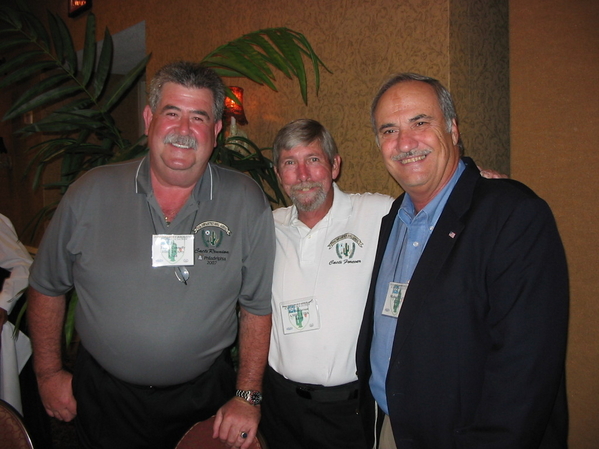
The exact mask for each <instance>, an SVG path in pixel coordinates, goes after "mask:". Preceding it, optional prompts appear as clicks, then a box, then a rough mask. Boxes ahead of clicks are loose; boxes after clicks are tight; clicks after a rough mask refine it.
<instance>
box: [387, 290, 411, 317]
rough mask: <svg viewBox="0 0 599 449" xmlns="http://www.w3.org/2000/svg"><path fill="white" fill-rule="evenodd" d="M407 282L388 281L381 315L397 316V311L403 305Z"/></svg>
mask: <svg viewBox="0 0 599 449" xmlns="http://www.w3.org/2000/svg"><path fill="white" fill-rule="evenodd" d="M407 289H408V284H400V283H399V282H389V288H388V289H387V297H386V298H385V304H384V305H383V315H385V316H392V317H395V318H397V317H398V316H399V311H400V310H401V306H402V305H403V300H404V298H405V296H406V290H407Z"/></svg>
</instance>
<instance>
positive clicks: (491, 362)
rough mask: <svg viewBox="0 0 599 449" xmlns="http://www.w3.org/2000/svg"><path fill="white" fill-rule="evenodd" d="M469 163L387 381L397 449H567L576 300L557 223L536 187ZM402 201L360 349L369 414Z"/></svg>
mask: <svg viewBox="0 0 599 449" xmlns="http://www.w3.org/2000/svg"><path fill="white" fill-rule="evenodd" d="M463 160H464V162H465V163H466V164H467V167H466V170H465V171H464V173H463V174H462V176H461V177H460V179H459V180H458V183H457V184H456V186H455V188H454V190H453V192H452V193H451V196H450V197H449V199H448V202H447V204H446V206H445V208H444V210H443V212H442V214H441V216H440V218H439V221H438V223H437V225H436V226H435V229H434V231H433V233H432V235H431V237H430V239H429V241H428V243H427V246H426V248H425V250H424V252H423V254H422V256H421V258H420V261H419V263H418V265H417V267H416V269H415V271H414V274H413V277H412V279H411V282H410V284H409V287H408V290H407V293H406V297H405V300H404V303H403V305H402V309H401V313H400V315H399V317H398V320H397V329H396V331H395V339H394V342H393V349H392V353H391V360H390V365H389V371H388V374H387V380H386V392H387V401H388V406H389V416H390V420H391V424H392V428H393V434H394V436H395V440H396V443H397V447H398V449H403V448H418V449H425V448H426V449H454V448H460V449H461V448H485V449H491V448H494V449H500V448H501V449H518V448H523V449H524V448H526V449H531V448H535V449H536V448H543V449H546V448H565V447H567V421H568V414H567V404H566V395H565V379H564V371H565V353H566V338H567V328H568V301H569V299H568V297H569V293H568V273H567V267H566V258H565V254H564V249H563V246H562V242H561V239H560V236H559V234H558V231H557V226H556V223H555V220H554V218H553V215H552V213H551V210H550V209H549V207H548V205H547V204H546V203H545V201H543V200H542V199H540V198H539V197H538V196H537V195H535V194H534V192H532V190H530V189H529V188H528V187H526V186H524V185H523V184H521V183H519V182H516V181H513V180H507V179H505V180H504V179H501V180H488V179H484V178H481V176H480V174H479V171H478V169H477V168H476V165H475V164H474V162H473V161H472V160H471V159H468V158H464V159H463ZM402 200H403V195H402V196H400V197H399V198H398V199H397V200H396V201H395V203H394V204H393V207H392V208H391V211H390V212H389V215H387V216H385V217H384V218H383V221H382V225H381V233H380V238H379V246H378V252H377V256H376V260H375V266H374V272H373V277H372V283H371V287H370V292H369V295H368V302H367V305H366V309H365V315H364V321H363V323H362V329H361V331H360V337H359V341H358V349H357V364H358V377H359V379H360V383H361V391H362V405H363V406H365V405H367V404H368V403H369V400H371V396H370V395H369V393H370V389H369V387H368V380H369V377H370V372H371V371H370V360H369V355H370V344H371V341H372V332H373V316H374V315H373V314H374V313H375V312H374V310H373V307H374V288H375V285H376V281H377V277H378V273H379V269H380V266H381V260H382V258H383V255H384V252H385V248H386V247H387V242H388V239H389V234H390V232H391V229H392V227H393V222H394V219H395V216H396V214H397V210H398V209H399V207H400V205H401V202H402ZM371 411H373V410H372V408H371V407H365V408H364V409H363V416H364V423H365V426H366V433H367V435H371V436H372V435H373V432H372V429H373V422H372V418H373V416H372V413H370V412H371Z"/></svg>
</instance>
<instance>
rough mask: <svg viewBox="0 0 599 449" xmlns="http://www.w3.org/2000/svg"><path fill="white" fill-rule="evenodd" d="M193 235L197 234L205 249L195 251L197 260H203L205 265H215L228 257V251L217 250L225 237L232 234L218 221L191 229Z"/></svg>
mask: <svg viewBox="0 0 599 449" xmlns="http://www.w3.org/2000/svg"><path fill="white" fill-rule="evenodd" d="M192 232H193V233H194V234H199V235H200V237H201V240H202V243H203V244H204V248H206V249H196V250H195V252H196V253H199V254H198V260H203V261H205V262H206V264H207V265H216V264H217V263H218V262H224V261H226V260H227V256H228V255H229V251H228V250H219V249H217V248H219V247H220V246H221V244H222V243H223V242H224V239H225V237H226V236H230V235H231V234H232V232H231V230H230V229H229V227H228V226H227V225H226V224H224V223H221V222H220V221H204V222H202V223H200V224H199V225H197V226H196V227H195V228H193V231H192Z"/></svg>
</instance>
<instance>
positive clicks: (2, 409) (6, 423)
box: [0, 399, 34, 449]
mask: <svg viewBox="0 0 599 449" xmlns="http://www.w3.org/2000/svg"><path fill="white" fill-rule="evenodd" d="M0 435H2V438H0V449H34V448H33V443H32V442H31V438H30V437H29V434H28V433H27V429H26V428H25V425H24V424H23V420H22V418H21V415H20V414H19V412H17V411H16V410H15V409H14V408H13V407H12V406H11V405H10V404H9V403H8V402H6V401H3V400H2V399H0Z"/></svg>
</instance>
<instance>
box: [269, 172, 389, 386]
mask: <svg viewBox="0 0 599 449" xmlns="http://www.w3.org/2000/svg"><path fill="white" fill-rule="evenodd" d="M333 188H334V198H333V206H332V207H331V209H330V210H329V213H328V214H327V215H326V216H325V217H324V218H323V219H322V220H321V221H320V222H319V223H318V224H316V226H314V227H313V228H312V229H310V228H309V227H308V226H306V225H305V224H304V223H302V222H301V221H300V220H299V219H298V217H297V209H296V207H295V206H291V207H287V208H281V209H277V210H275V211H274V212H273V214H274V219H275V230H276V245H277V246H276V256H275V269H274V278H273V299H272V304H273V306H272V309H273V311H272V312H273V325H272V331H271V339H270V352H269V355H268V363H269V365H270V366H271V367H272V368H273V369H274V370H275V371H277V372H278V373H279V374H281V375H283V376H285V377H286V378H288V379H291V380H293V381H296V382H302V383H309V384H318V385H325V386H335V385H342V384H345V383H348V382H352V381H355V380H356V379H357V377H356V362H355V353H356V343H357V340H358V332H359V330H360V325H361V323H362V316H363V313H364V305H365V304H366V297H367V295H368V288H369V286H370V277H371V274H372V267H373V264H374V258H375V254H376V246H377V242H378V236H379V230H380V223H381V218H382V217H383V216H385V215H386V214H387V213H388V211H389V208H390V207H391V204H392V202H393V198H391V197H388V196H385V195H380V194H371V193H364V194H346V193H344V192H342V191H341V190H340V189H339V188H338V187H337V185H336V184H333Z"/></svg>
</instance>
